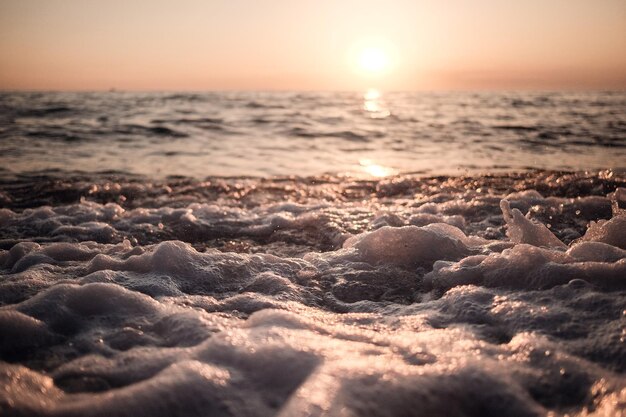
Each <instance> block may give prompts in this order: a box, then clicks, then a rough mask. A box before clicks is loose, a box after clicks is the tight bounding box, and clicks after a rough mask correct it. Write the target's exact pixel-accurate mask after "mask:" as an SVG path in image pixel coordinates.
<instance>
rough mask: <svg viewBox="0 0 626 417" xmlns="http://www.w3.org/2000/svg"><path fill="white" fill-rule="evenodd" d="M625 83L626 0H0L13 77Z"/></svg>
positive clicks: (337, 84) (78, 85)
mask: <svg viewBox="0 0 626 417" xmlns="http://www.w3.org/2000/svg"><path fill="white" fill-rule="evenodd" d="M370 87H375V88H380V89H385V90H503V89H504V90H518V89H543V90H546V89H625V88H626V0H524V1H521V0H520V1H505V0H446V1H440V0H376V1H373V0H358V1H357V0H343V1H342V0H254V1H253V0H177V1H165V0H132V1H131V0H107V1H102V0H0V89H2V90H108V89H111V88H115V89H118V90H160V91H163V90H358V89H364V88H370Z"/></svg>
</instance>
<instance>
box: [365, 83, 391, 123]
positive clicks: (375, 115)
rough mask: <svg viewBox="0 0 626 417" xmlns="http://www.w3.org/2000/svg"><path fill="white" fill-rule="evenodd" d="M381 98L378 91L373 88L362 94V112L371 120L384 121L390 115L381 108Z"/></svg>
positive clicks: (387, 110) (385, 109)
mask: <svg viewBox="0 0 626 417" xmlns="http://www.w3.org/2000/svg"><path fill="white" fill-rule="evenodd" d="M381 96H382V95H381V93H380V91H378V90H377V89H375V88H370V89H368V90H367V91H366V92H365V94H363V110H365V111H366V112H367V114H368V115H369V117H370V118H372V119H384V118H385V117H388V116H390V115H391V112H390V111H389V109H387V108H385V107H384V106H383V104H382V101H381Z"/></svg>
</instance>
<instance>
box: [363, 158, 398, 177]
mask: <svg viewBox="0 0 626 417" xmlns="http://www.w3.org/2000/svg"><path fill="white" fill-rule="evenodd" d="M359 165H360V166H361V169H362V170H363V171H364V172H366V173H367V174H369V175H371V176H373V177H378V178H382V177H387V176H389V175H393V174H395V173H396V171H395V170H394V169H393V168H390V167H386V166H384V165H380V164H376V163H374V161H372V160H371V159H367V158H364V159H360V160H359Z"/></svg>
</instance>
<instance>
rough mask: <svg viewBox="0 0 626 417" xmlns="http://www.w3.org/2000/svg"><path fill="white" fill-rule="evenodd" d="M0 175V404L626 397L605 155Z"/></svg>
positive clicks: (470, 402) (357, 409) (451, 410)
mask: <svg viewBox="0 0 626 417" xmlns="http://www.w3.org/2000/svg"><path fill="white" fill-rule="evenodd" d="M0 174H1V175H0V204H1V205H2V207H3V208H2V209H0V277H1V278H0V304H1V305H2V306H1V307H0V334H1V335H2V337H1V338H0V358H1V359H2V362H0V380H1V383H0V386H1V387H2V389H0V411H1V412H2V415H20V416H23V415H44V416H118V415H119V416H123V415H126V416H156V415H168V416H169V415H172V416H207V415H211V416H213V415H216V416H271V415H279V416H311V415H313V416H316V415H317V416H369V415H372V416H374V415H375V416H400V415H415V416H437V415H450V416H546V415H551V416H560V415H576V416H583V415H597V416H617V415H623V413H624V410H625V407H626V378H625V377H624V372H625V371H626V349H625V348H624V347H625V340H626V330H625V328H626V327H625V324H626V215H625V214H624V209H625V208H626V178H625V177H624V175H623V174H620V173H619V172H613V171H600V172H598V171H595V172H587V173H585V172H577V173H564V172H552V171H529V172H524V173H519V174H512V173H504V174H494V175H474V176H466V177H419V176H414V175H401V176H394V177H389V178H385V179H372V178H369V179H365V178H359V177H346V176H341V175H339V176H338V175H317V176H311V177H274V178H223V177H208V178H203V179H195V178H188V177H187V178H169V179H155V177H143V176H138V175H131V174H130V173H126V174H121V173H109V174H86V173H83V174H77V173H68V172H48V173H35V174H33V173H25V172H21V173H18V174H15V173H12V172H10V171H7V170H5V171H2V172H1V173H0ZM524 215H526V216H524Z"/></svg>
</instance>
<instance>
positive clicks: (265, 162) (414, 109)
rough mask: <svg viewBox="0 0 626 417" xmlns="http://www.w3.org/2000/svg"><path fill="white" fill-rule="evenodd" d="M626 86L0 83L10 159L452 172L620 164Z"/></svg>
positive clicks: (214, 171) (98, 166)
mask: <svg viewBox="0 0 626 417" xmlns="http://www.w3.org/2000/svg"><path fill="white" fill-rule="evenodd" d="M625 138H626V92H604V93H601V92H599V93H380V92H377V91H375V90H371V91H368V92H366V93H356V92H355V93H249V92H248V93H204V94H190V93H187V94H173V93H161V94H159V93H146V94H139V93H123V92H119V93H117V92H112V93H91V94H86V93H73V94H72V93H30V94H28V93H1V94H0V155H2V161H3V162H4V166H5V168H8V169H11V170H12V171H16V172H21V171H32V170H42V169H65V170H66V169H68V168H70V169H76V170H82V171H89V172H92V171H94V170H95V171H101V170H115V171H121V172H126V173H137V174H144V175H148V176H150V177H155V176H159V177H165V176H168V175H184V176H192V177H196V178H204V177H206V176H208V175H212V176H242V175H246V176H248V175H249V176H274V175H294V174H295V175H320V174H324V173H332V174H337V173H348V174H350V175H366V176H367V175H378V176H382V175H389V174H394V173H419V174H445V175H462V174H466V173H484V172H493V171H494V170H499V171H511V170H520V169H528V168H541V169H566V170H587V169H607V168H624V167H626V164H625V163H624V161H625V160H626V140H624V139H625Z"/></svg>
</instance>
